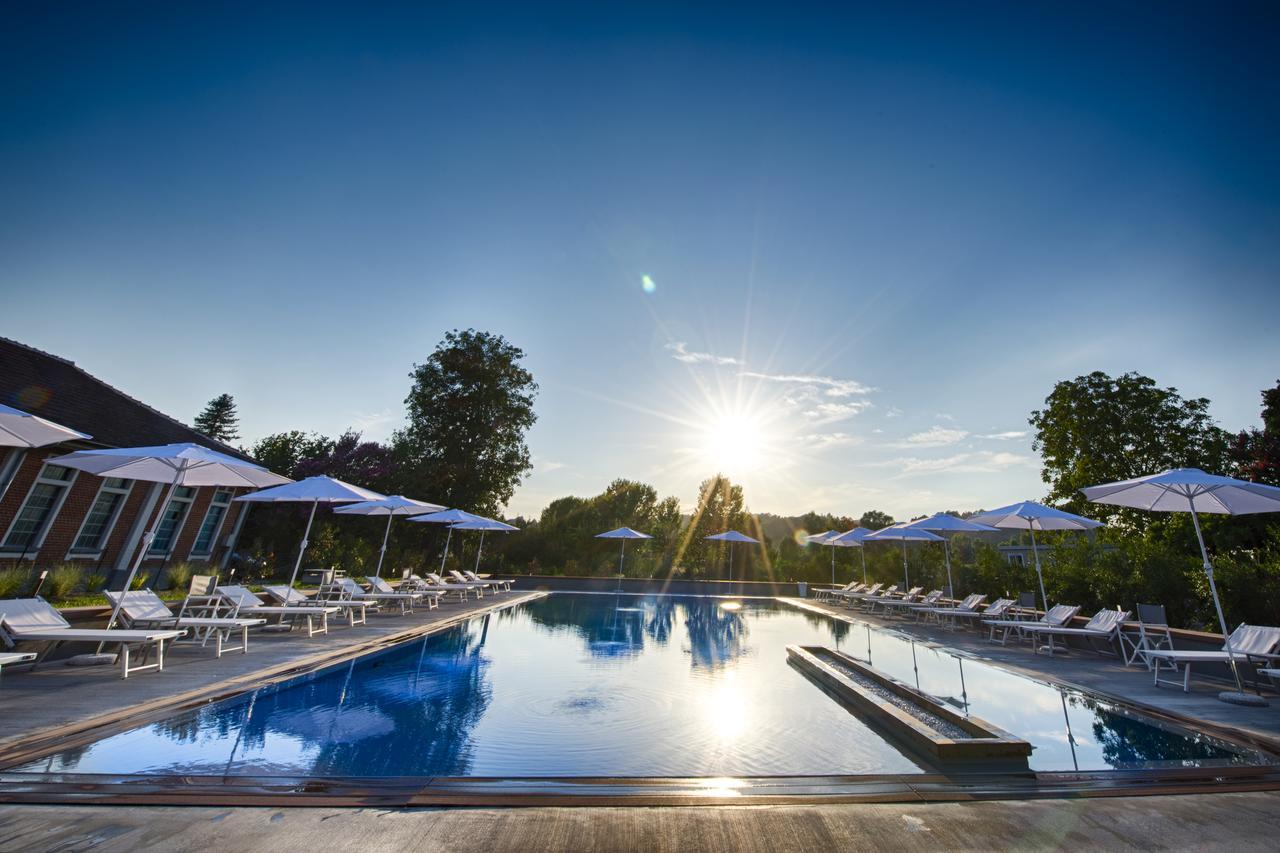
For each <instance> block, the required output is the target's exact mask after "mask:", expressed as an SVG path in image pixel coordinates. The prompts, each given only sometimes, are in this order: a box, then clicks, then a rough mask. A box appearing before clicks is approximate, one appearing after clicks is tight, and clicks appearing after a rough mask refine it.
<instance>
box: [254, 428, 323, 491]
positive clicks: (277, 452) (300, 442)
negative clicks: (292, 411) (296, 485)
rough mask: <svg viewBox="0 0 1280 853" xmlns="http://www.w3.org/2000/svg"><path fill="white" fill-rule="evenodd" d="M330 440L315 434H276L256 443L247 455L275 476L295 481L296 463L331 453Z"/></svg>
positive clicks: (291, 432) (294, 432)
mask: <svg viewBox="0 0 1280 853" xmlns="http://www.w3.org/2000/svg"><path fill="white" fill-rule="evenodd" d="M333 446H334V442H333V440H332V439H329V438H326V437H325V436H323V435H320V434H319V433H315V432H303V431H301V430H296V429H295V430H292V431H290V432H278V433H275V434H274V435H269V436H267V437H266V438H263V439H260V440H259V441H257V442H256V443H255V444H254V445H253V447H251V448H249V455H250V456H252V457H253V458H254V459H256V460H258V462H259V463H261V464H263V465H265V466H267V467H268V468H270V469H271V470H272V471H275V472H276V473H277V474H282V475H283V476H285V477H291V478H294V479H296V478H297V475H298V463H300V462H301V461H302V460H304V459H318V458H321V457H323V456H326V455H328V454H330V453H332V452H333Z"/></svg>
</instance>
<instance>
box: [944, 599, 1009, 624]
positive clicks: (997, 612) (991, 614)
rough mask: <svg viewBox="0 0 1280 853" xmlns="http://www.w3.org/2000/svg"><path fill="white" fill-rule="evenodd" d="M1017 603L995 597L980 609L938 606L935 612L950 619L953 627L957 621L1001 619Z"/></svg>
mask: <svg viewBox="0 0 1280 853" xmlns="http://www.w3.org/2000/svg"><path fill="white" fill-rule="evenodd" d="M1017 604H1018V602H1017V601H1015V600H1013V599H1012V598H997V599H996V600H995V601H993V602H991V603H990V604H988V605H987V606H986V607H985V608H983V609H982V610H977V609H974V610H963V609H961V608H959V607H949V608H947V607H944V608H939V609H938V610H937V611H936V612H937V614H938V618H940V619H950V620H951V624H952V626H953V627H954V626H955V625H956V623H957V622H959V621H962V620H964V621H969V622H977V621H978V620H979V619H982V620H987V619H1003V618H1004V617H1005V616H1006V615H1008V614H1009V613H1010V612H1011V611H1012V610H1013V608H1014V607H1016V606H1017Z"/></svg>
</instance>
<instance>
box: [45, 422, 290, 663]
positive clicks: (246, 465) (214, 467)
mask: <svg viewBox="0 0 1280 853" xmlns="http://www.w3.org/2000/svg"><path fill="white" fill-rule="evenodd" d="M49 461H50V462H52V463H53V464H55V465H63V466H65V467H67V468H76V469H78V470H80V471H86V472H88V473H90V474H94V475H96V476H98V477H120V478H122V479H126V480H143V481H146V482H151V483H168V484H169V490H168V491H167V492H166V493H165V496H164V501H163V502H162V503H161V504H160V511H159V512H158V513H156V518H155V521H153V522H152V523H151V528H150V529H149V530H147V532H146V533H144V534H143V535H142V545H141V547H140V548H139V549H138V554H137V556H136V557H134V560H133V565H132V566H131V567H130V568H129V576H128V577H127V578H126V579H125V582H124V589H125V590H126V591H127V590H128V589H129V588H130V587H132V586H133V578H134V576H135V575H137V573H138V568H139V567H140V566H141V565H142V561H143V559H144V558H145V557H146V555H147V551H149V550H150V548H151V543H152V541H153V540H154V539H155V538H156V531H157V530H158V529H159V527H160V521H161V519H163V518H164V514H165V509H166V508H167V507H168V506H169V502H170V501H171V500H172V499H173V493H174V492H175V491H177V489H178V487H179V486H192V487H197V486H224V487H230V488H251V489H258V488H262V487H263V486H275V485H277V484H279V483H288V482H290V480H289V478H288V477H281V476H280V475H279V474H275V473H272V472H271V471H268V470H267V469H266V468H263V467H262V466H261V465H258V464H256V463H254V462H247V461H245V460H244V459H238V458H236V457H234V456H228V455H227V454H225V453H219V452H218V451H216V450H210V449H209V448H207V447H202V446H201V445H199V444H190V443H185V444H162V445H156V446H152V447H110V448H104V449H101V450H77V451H76V452H75V453H69V454H67V455H65V456H58V457H55V458H53V459H50V460H49ZM123 603H124V596H121V597H120V600H119V601H118V602H116V605H115V607H113V608H112V609H111V618H110V619H109V620H108V621H107V628H108V630H109V629H110V628H111V627H112V626H114V625H115V623H116V618H117V617H118V616H119V615H120V606H121V605H122V604H123ZM101 651H102V646H101V645H99V646H98V652H99V653H101Z"/></svg>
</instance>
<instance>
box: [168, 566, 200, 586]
mask: <svg viewBox="0 0 1280 853" xmlns="http://www.w3.org/2000/svg"><path fill="white" fill-rule="evenodd" d="M194 574H195V568H194V567H193V566H192V565H191V564H190V563H176V564H174V565H172V566H170V567H169V573H168V583H169V585H168V587H166V588H167V589H186V588H187V587H189V586H190V585H191V576H192V575H194Z"/></svg>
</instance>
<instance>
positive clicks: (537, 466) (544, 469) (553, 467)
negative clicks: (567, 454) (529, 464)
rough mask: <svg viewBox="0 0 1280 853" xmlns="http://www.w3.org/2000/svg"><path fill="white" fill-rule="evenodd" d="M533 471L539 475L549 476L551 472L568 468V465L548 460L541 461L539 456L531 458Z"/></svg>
mask: <svg viewBox="0 0 1280 853" xmlns="http://www.w3.org/2000/svg"><path fill="white" fill-rule="evenodd" d="M532 461H533V470H535V471H537V472H538V473H540V474H550V473H551V472H552V471H559V470H560V469H561V468H568V467H569V466H568V464H567V463H564V462H553V461H552V460H550V459H543V458H542V457H540V456H535V457H533V460H532Z"/></svg>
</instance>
